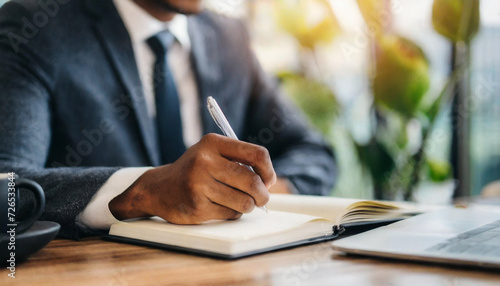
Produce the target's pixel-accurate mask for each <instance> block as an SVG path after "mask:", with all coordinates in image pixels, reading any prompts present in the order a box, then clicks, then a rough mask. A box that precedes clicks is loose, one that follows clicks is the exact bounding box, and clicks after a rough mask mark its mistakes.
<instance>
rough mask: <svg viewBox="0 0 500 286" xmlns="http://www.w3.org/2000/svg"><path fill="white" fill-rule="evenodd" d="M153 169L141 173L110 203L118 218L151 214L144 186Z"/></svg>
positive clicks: (110, 208) (109, 205)
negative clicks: (148, 174)
mask: <svg viewBox="0 0 500 286" xmlns="http://www.w3.org/2000/svg"><path fill="white" fill-rule="evenodd" d="M150 171H151V170H149V171H146V172H145V173H144V174H143V175H141V176H140V177H139V178H138V179H137V180H136V181H135V182H134V183H133V184H132V185H130V187H128V188H127V189H126V190H125V191H124V192H123V193H121V194H120V195H118V196H116V197H115V198H113V199H112V200H111V201H110V202H109V204H108V207H109V210H110V212H111V214H112V215H113V216H114V217H115V218H116V219H118V220H124V219H130V218H138V217H147V216H151V214H150V213H149V212H148V211H147V210H149V209H150V208H149V207H147V197H148V196H147V194H146V189H145V187H144V181H145V177H146V176H147V173H149V172H150Z"/></svg>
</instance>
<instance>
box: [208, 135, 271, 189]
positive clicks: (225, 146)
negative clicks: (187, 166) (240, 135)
mask: <svg viewBox="0 0 500 286" xmlns="http://www.w3.org/2000/svg"><path fill="white" fill-rule="evenodd" d="M209 140H214V141H215V143H216V144H215V145H216V146H217V150H218V151H219V153H220V154H221V155H222V156H224V157H226V158H228V159H230V160H233V161H236V162H240V163H243V164H245V165H248V166H252V167H253V169H254V171H255V172H256V173H257V174H259V176H260V177H261V178H262V181H263V182H264V185H265V186H266V188H267V189H269V188H271V186H272V185H274V183H275V182H276V173H275V172H274V168H273V164H272V162H271V157H270V156H269V152H268V151H267V149H266V148H264V147H262V146H259V145H255V144H251V143H247V142H243V141H239V140H236V139H232V138H228V137H226V136H222V135H213V136H210V137H209Z"/></svg>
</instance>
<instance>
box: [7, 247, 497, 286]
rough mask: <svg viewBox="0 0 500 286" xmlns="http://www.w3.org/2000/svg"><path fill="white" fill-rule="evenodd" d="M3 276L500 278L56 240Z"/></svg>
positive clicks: (303, 252) (305, 256)
mask: <svg viewBox="0 0 500 286" xmlns="http://www.w3.org/2000/svg"><path fill="white" fill-rule="evenodd" d="M7 273H9V272H8V271H7V270H5V269H2V270H0V285H64V286H67V285H88V286H90V285H164V284H203V285H222V284H238V285H257V284H258V285H418V286H427V285H449V286H453V285H457V286H458V285H495V286H500V273H495V272H494V271H485V270H477V269H476V270H471V269H465V268H452V267H445V266H435V265H424V264H416V263H410V262H400V261H393V260H383V259H372V258H365V257H355V256H344V255H342V254H341V253H338V252H335V251H334V250H332V249H331V248H330V243H328V242H326V243H320V244H315V245H310V246H304V247H298V248H294V249H289V250H283V251H277V252H273V253H268V254H264V255H257V256H253V257H248V258H244V259H240V260H235V261H223V260H217V259H211V258H206V257H198V256H193V255H188V254H183V253H176V252H170V251H164V250H158V249H152V248H147V247H141V246H134V245H128V244H120V243H115V242H109V241H104V240H102V239H100V238H86V239H84V240H81V241H71V240H63V239H57V240H55V241H52V242H51V243H50V244H49V245H48V246H47V247H45V248H44V249H42V250H40V251H39V252H38V253H36V254H34V255H33V256H32V257H31V258H30V259H29V260H28V261H26V262H24V263H21V264H19V265H17V267H16V278H15V279H12V278H9V277H7Z"/></svg>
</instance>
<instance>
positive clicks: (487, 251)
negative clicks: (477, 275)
mask: <svg viewBox="0 0 500 286" xmlns="http://www.w3.org/2000/svg"><path fill="white" fill-rule="evenodd" d="M427 251H431V252H438V253H451V254H466V255H480V256H483V257H500V220H497V221H495V222H492V223H489V224H485V225H483V226H480V227H478V228H475V229H473V230H469V231H467V232H464V233H461V234H459V235H457V236H455V237H454V238H451V239H448V240H446V241H445V242H442V243H439V244H437V245H434V246H433V247H431V248H429V249H427Z"/></svg>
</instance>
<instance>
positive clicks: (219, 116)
mask: <svg viewBox="0 0 500 286" xmlns="http://www.w3.org/2000/svg"><path fill="white" fill-rule="evenodd" d="M207 108H208V111H209V112H210V115H212V118H213V119H214V121H215V124H217V126H219V128H220V130H222V132H223V133H224V135H226V136H227V137H229V138H233V139H236V140H239V139H238V136H236V134H235V133H234V131H233V128H231V125H229V122H228V121H227V119H226V116H225V115H224V113H222V110H221V109H220V107H219V105H218V104H217V101H215V99H214V98H213V97H211V96H209V97H208V98H207ZM238 164H240V165H241V166H243V167H245V168H247V169H248V170H250V171H252V172H254V173H255V171H254V170H253V168H252V167H251V166H248V165H245V164H242V163H239V162H238ZM260 208H261V209H263V210H264V211H266V213H267V208H266V206H263V207H260Z"/></svg>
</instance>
